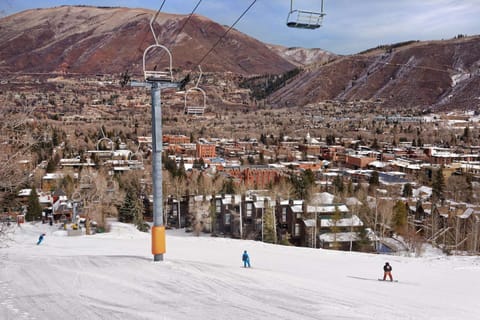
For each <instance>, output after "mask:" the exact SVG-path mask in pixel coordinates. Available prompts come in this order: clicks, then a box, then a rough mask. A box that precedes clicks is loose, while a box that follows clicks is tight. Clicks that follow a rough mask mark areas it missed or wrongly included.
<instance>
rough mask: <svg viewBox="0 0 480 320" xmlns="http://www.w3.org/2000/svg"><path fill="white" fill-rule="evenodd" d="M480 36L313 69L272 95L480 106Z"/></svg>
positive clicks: (280, 100)
mask: <svg viewBox="0 0 480 320" xmlns="http://www.w3.org/2000/svg"><path fill="white" fill-rule="evenodd" d="M479 52H480V37H479V36H474V37H464V38H460V39H452V40H445V41H430V42H411V43H407V44H406V45H404V46H398V47H393V46H392V47H389V46H387V47H386V48H382V49H378V50H371V51H369V52H366V53H364V54H356V55H351V56H344V57H340V58H338V59H337V60H335V61H333V62H330V63H327V64H323V65H317V66H313V67H312V68H308V69H306V70H305V72H303V73H302V74H301V75H299V76H297V77H296V78H295V79H294V80H292V81H290V82H289V83H288V84H287V85H286V86H284V87H283V88H282V89H280V90H278V91H277V92H275V93H274V94H273V95H271V96H270V97H269V99H270V100H271V102H272V103H274V104H283V105H298V106H302V105H305V104H308V103H315V102H319V101H324V100H345V101H354V100H369V99H371V100H376V99H380V100H382V101H385V103H384V105H385V106H386V107H402V108H405V107H410V108H417V109H427V108H446V109H472V108H473V109H476V108H478V106H479V98H480V95H479V94H478V92H479V89H480V68H479V66H480V56H479V55H478V53H479Z"/></svg>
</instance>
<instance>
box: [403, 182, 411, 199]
mask: <svg viewBox="0 0 480 320" xmlns="http://www.w3.org/2000/svg"><path fill="white" fill-rule="evenodd" d="M412 195H413V189H412V185H411V184H410V183H405V185H404V186H403V190H402V197H405V198H409V197H411V196H412Z"/></svg>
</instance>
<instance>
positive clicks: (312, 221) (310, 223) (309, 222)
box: [303, 219, 316, 228]
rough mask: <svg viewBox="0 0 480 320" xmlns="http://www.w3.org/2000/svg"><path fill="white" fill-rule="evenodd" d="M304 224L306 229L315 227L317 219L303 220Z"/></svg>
mask: <svg viewBox="0 0 480 320" xmlns="http://www.w3.org/2000/svg"><path fill="white" fill-rule="evenodd" d="M303 223H305V226H306V227H311V228H313V227H315V225H316V223H315V219H307V220H303Z"/></svg>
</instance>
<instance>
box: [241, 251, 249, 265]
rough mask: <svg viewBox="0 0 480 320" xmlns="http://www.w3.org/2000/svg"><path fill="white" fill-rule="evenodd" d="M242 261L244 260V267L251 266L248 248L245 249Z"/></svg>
mask: <svg viewBox="0 0 480 320" xmlns="http://www.w3.org/2000/svg"><path fill="white" fill-rule="evenodd" d="M242 261H243V267H244V268H246V267H249V268H250V257H249V256H248V253H247V250H245V251H243V255H242Z"/></svg>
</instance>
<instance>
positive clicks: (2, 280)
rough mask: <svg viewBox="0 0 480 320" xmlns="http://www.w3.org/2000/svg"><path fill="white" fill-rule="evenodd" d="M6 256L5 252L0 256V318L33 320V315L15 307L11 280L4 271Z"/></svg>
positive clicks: (5, 319) (6, 319)
mask: <svg viewBox="0 0 480 320" xmlns="http://www.w3.org/2000/svg"><path fill="white" fill-rule="evenodd" d="M7 259H8V255H7V254H6V253H5V252H2V253H1V254H0V318H1V319H4V320H10V319H11V320H14V319H15V320H17V319H18V320H35V319H37V318H36V317H35V316H34V315H32V314H30V313H29V312H27V311H21V308H20V306H18V305H17V301H16V300H17V299H16V296H15V294H14V290H13V288H12V282H13V281H14V280H13V279H8V272H7V270H6V269H5V262H4V261H6V260H7Z"/></svg>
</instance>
